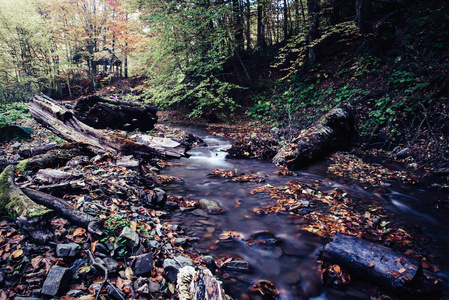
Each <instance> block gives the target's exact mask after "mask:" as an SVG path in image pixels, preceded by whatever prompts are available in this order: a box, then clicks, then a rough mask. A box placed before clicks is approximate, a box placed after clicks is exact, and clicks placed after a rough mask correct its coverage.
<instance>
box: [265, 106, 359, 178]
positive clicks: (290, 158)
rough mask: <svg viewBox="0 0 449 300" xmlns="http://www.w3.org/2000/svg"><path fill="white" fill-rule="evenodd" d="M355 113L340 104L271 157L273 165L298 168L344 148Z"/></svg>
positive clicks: (348, 141)
mask: <svg viewBox="0 0 449 300" xmlns="http://www.w3.org/2000/svg"><path fill="white" fill-rule="evenodd" d="M354 125H355V119H354V112H353V109H352V107H351V106H349V105H339V106H337V107H335V108H334V109H332V110H330V111H329V112H328V113H327V114H325V115H324V116H322V117H321V118H320V119H319V120H318V121H317V122H316V123H315V125H313V126H312V127H309V128H308V129H306V130H304V131H303V132H302V133H301V134H300V135H299V136H298V137H296V138H295V139H294V140H293V141H292V142H291V143H290V144H289V145H287V146H284V147H283V148H281V149H280V150H279V151H278V153H277V154H276V156H275V157H274V158H273V163H275V164H276V165H284V166H286V167H288V168H289V169H290V170H294V169H299V168H301V167H304V166H306V165H308V164H310V163H313V162H315V161H316V160H319V159H321V158H323V157H324V156H326V155H328V154H330V153H332V152H335V151H337V150H341V149H344V148H347V147H348V146H349V145H350V141H351V139H352V135H353V133H354Z"/></svg>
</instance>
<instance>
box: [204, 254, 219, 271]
mask: <svg viewBox="0 0 449 300" xmlns="http://www.w3.org/2000/svg"><path fill="white" fill-rule="evenodd" d="M203 262H204V263H206V267H207V268H208V269H209V270H211V272H212V273H213V272H215V269H216V268H217V265H216V264H215V260H214V258H213V257H212V256H210V255H206V256H204V257H203Z"/></svg>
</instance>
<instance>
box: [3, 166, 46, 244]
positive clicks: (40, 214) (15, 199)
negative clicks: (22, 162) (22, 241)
mask: <svg viewBox="0 0 449 300" xmlns="http://www.w3.org/2000/svg"><path fill="white" fill-rule="evenodd" d="M14 175H15V167H14V166H12V165H11V166H8V167H6V169H5V170H3V172H2V173H1V174H0V210H1V211H3V212H5V213H6V214H7V215H8V216H10V217H11V218H13V219H17V223H18V224H19V225H20V226H21V227H22V228H23V229H25V230H26V231H28V232H29V233H30V234H31V236H32V237H33V238H34V239H36V240H38V241H39V242H41V243H47V242H48V241H50V240H52V239H53V237H54V235H53V234H52V233H51V232H50V230H49V229H48V225H49V221H50V219H51V217H52V216H53V213H54V212H53V211H52V210H50V209H48V208H44V207H42V206H40V205H38V204H37V203H36V202H34V201H32V200H31V199H30V198H28V197H27V196H26V195H25V194H24V193H23V192H22V191H21V190H20V189H19V188H18V187H17V186H16V184H15V183H14Z"/></svg>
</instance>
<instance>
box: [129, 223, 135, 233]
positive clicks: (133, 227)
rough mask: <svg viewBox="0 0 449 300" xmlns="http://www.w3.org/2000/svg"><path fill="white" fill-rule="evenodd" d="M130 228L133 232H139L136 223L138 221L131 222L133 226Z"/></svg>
mask: <svg viewBox="0 0 449 300" xmlns="http://www.w3.org/2000/svg"><path fill="white" fill-rule="evenodd" d="M129 227H130V228H131V229H132V230H133V231H137V222H136V221H131V224H130V225H129Z"/></svg>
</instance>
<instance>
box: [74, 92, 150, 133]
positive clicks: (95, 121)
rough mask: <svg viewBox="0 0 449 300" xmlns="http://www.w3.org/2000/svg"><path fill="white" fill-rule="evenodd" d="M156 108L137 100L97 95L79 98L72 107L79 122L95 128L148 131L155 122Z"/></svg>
mask: <svg viewBox="0 0 449 300" xmlns="http://www.w3.org/2000/svg"><path fill="white" fill-rule="evenodd" d="M156 113H157V110H156V108H154V107H153V106H151V105H148V104H144V103H139V102H129V101H127V102H125V101H119V100H113V99H105V98H101V97H99V96H95V95H94V96H89V97H83V98H80V99H79V100H78V101H77V102H76V104H75V107H74V115H75V117H76V118H77V119H78V120H80V121H81V122H83V123H85V124H87V125H89V126H92V127H94V128H97V129H106V128H112V129H121V130H126V131H133V130H135V129H137V128H138V129H139V130H140V131H149V130H152V129H153V128H154V124H156V122H157V115H156Z"/></svg>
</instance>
